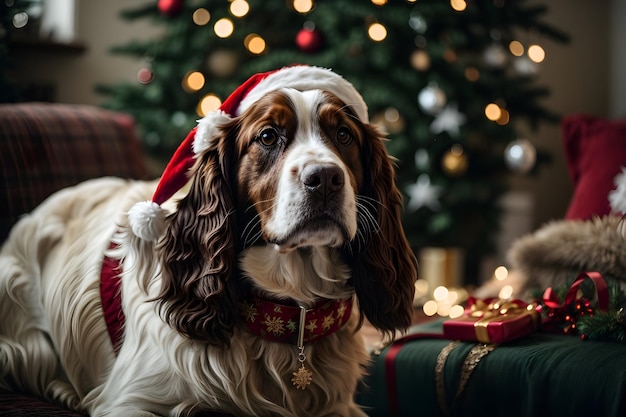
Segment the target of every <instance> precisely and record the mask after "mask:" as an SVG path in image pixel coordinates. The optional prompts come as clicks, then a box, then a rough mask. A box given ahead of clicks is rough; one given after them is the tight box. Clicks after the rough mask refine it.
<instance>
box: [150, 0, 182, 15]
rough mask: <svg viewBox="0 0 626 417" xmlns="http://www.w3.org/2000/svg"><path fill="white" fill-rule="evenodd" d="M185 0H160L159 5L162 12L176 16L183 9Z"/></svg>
mask: <svg viewBox="0 0 626 417" xmlns="http://www.w3.org/2000/svg"><path fill="white" fill-rule="evenodd" d="M183 6H184V0H159V2H158V3H157V7H158V9H159V11H160V12H161V14H163V15H165V16H168V17H174V16H177V15H178V14H179V13H180V12H182V11H183Z"/></svg>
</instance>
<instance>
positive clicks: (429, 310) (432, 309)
mask: <svg viewBox="0 0 626 417" xmlns="http://www.w3.org/2000/svg"><path fill="white" fill-rule="evenodd" d="M437 307H438V304H437V302H436V301H434V300H428V301H426V302H425V303H424V305H423V306H422V310H423V311H424V314H426V315H427V316H429V317H430V316H434V315H435V314H437Z"/></svg>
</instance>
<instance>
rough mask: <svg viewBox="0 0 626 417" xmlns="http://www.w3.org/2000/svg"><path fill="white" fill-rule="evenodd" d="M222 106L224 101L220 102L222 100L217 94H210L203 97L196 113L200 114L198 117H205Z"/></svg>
mask: <svg viewBox="0 0 626 417" xmlns="http://www.w3.org/2000/svg"><path fill="white" fill-rule="evenodd" d="M221 105H222V100H220V98H219V97H218V96H216V95H215V94H212V93H209V94H207V95H206V96H204V97H202V99H201V100H200V102H199V103H198V107H197V108H196V113H198V116H200V117H204V116H206V115H207V114H208V113H211V112H213V111H216V110H218V109H219V108H220V106H221Z"/></svg>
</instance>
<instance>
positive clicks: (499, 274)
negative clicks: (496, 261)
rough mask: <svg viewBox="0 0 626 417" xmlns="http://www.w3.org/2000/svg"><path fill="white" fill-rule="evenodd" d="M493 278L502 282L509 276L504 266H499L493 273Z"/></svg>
mask: <svg viewBox="0 0 626 417" xmlns="http://www.w3.org/2000/svg"><path fill="white" fill-rule="evenodd" d="M493 276H494V277H496V279H497V280H498V281H504V280H505V279H506V278H507V277H508V276H509V270H508V269H506V266H503V265H500V266H499V267H497V268H496V270H495V271H494V273H493Z"/></svg>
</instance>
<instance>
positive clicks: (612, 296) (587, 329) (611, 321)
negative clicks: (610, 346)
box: [576, 278, 626, 343]
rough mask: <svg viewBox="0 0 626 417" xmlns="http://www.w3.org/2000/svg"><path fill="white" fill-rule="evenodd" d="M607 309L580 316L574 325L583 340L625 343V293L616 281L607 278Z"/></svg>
mask: <svg viewBox="0 0 626 417" xmlns="http://www.w3.org/2000/svg"><path fill="white" fill-rule="evenodd" d="M607 286H608V290H609V311H608V312H601V311H596V312H595V313H594V314H593V315H591V316H581V317H580V318H579V319H578V321H577V322H576V327H577V328H578V331H579V332H580V334H581V335H582V337H583V338H584V339H585V340H607V341H614V342H620V343H626V294H625V293H624V291H623V290H622V287H621V286H620V285H619V283H618V282H615V281H614V280H610V279H608V278H607Z"/></svg>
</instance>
